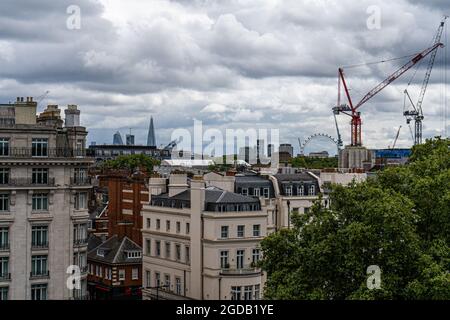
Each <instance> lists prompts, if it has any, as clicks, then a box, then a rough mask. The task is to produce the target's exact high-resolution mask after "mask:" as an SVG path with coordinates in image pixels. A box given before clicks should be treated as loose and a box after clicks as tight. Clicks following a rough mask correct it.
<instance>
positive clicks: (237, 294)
mask: <svg viewBox="0 0 450 320" xmlns="http://www.w3.org/2000/svg"><path fill="white" fill-rule="evenodd" d="M231 300H241V287H231Z"/></svg>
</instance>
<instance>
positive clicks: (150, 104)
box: [0, 0, 450, 151]
mask: <svg viewBox="0 0 450 320" xmlns="http://www.w3.org/2000/svg"><path fill="white" fill-rule="evenodd" d="M71 5H76V6H78V7H79V8H80V10H81V19H80V22H81V24H80V28H79V29H76V28H75V29H71V28H68V27H67V21H68V19H71V17H73V16H71V14H70V13H71V12H69V13H67V8H68V7H69V6H71ZM374 10H375V11H374ZM376 10H380V11H379V12H380V18H381V20H380V28H375V29H374V28H368V25H367V21H368V19H369V22H373V21H374V20H373V18H374V17H375V16H374V15H373V14H374V12H376ZM444 14H450V2H449V1H447V0H436V1H431V0H430V1H419V0H399V1H395V2H394V1H390V0H370V1H349V0H339V1H338V0H336V1H328V0H300V1H299V0H286V1H282V0H264V1H263V0H230V1H225V0H191V1H189V0H179V1H168V0H166V1H159V0H147V1H142V0H128V1H123V0H100V1H94V0H80V1H76V0H68V1H66V0H59V1H54V0H39V1H32V0H29V1H25V0H1V1H0V102H3V103H5V102H9V101H13V100H15V97H16V96H34V97H39V96H41V95H42V94H43V93H44V92H45V91H47V90H48V91H50V93H49V94H48V95H47V96H46V97H45V98H44V99H43V100H42V101H41V103H40V106H39V109H40V110H42V109H43V108H44V107H45V106H46V105H47V104H58V105H60V106H62V107H64V106H66V105H67V104H78V105H79V107H80V109H81V110H82V122H83V125H85V126H86V127H88V130H89V141H96V142H97V143H98V144H99V143H111V142H112V135H113V133H114V132H115V131H116V130H119V131H121V132H122V133H123V134H125V133H126V132H129V130H130V128H131V129H132V132H133V133H134V134H135V135H136V142H137V143H142V144H145V142H146V132H147V128H148V122H149V117H150V116H151V115H152V116H153V117H154V119H155V127H156V130H157V142H158V144H165V143H168V142H169V140H170V137H171V133H172V132H173V130H175V129H177V128H187V129H189V128H190V127H192V125H193V120H194V119H197V120H201V121H203V124H204V126H205V127H209V128H218V129H221V130H223V129H225V128H244V129H247V128H268V129H270V128H273V129H279V130H280V140H281V141H280V142H288V143H292V144H293V145H294V146H295V148H296V149H298V142H297V138H301V139H304V138H305V137H307V136H309V135H311V134H313V133H317V132H322V133H328V134H331V135H333V136H335V135H336V130H335V125H334V121H333V116H332V112H331V107H333V106H334V105H335V104H336V99H337V69H338V67H339V66H349V65H355V64H360V63H364V62H372V61H380V60H384V59H389V58H393V57H401V56H406V55H411V54H413V53H416V52H419V51H421V50H423V49H425V48H426V47H428V46H429V45H430V44H431V41H432V38H433V35H434V34H435V32H436V30H437V27H438V25H439V22H440V20H441V19H442V16H443V15H444ZM375 15H376V13H375ZM69 21H73V20H69ZM448 22H449V23H450V21H448ZM372 25H373V24H372ZM375 26H376V25H375ZM445 38H446V31H444V35H443V38H442V42H444V41H445V40H446V39H445ZM446 52H448V49H439V52H438V54H437V58H436V64H435V68H434V69H433V73H432V76H431V81H430V85H429V87H428V91H427V94H426V97H425V102H424V104H423V107H424V114H425V121H424V135H425V136H426V137H430V136H434V135H439V134H441V133H443V132H444V127H445V120H446V118H448V117H445V113H444V108H443V106H444V101H445V100H446V95H445V94H446V93H445V87H446V86H445V83H446V82H445V77H446V72H445V69H446V64H445V59H444V58H445V53H446ZM406 61H407V60H395V61H393V62H386V63H382V64H371V65H365V66H361V67H358V68H346V69H345V70H346V77H347V80H348V84H349V87H350V89H351V95H352V96H353V99H354V100H355V101H356V100H359V99H360V98H361V97H362V96H363V95H364V94H365V93H366V92H368V91H369V90H370V89H371V88H372V87H373V86H375V85H376V84H377V83H378V82H380V81H381V80H383V78H384V77H386V76H387V75H388V74H389V73H391V72H393V71H394V70H395V69H396V68H398V67H399V66H400V65H402V64H403V63H406ZM425 66H426V63H423V64H422V66H421V68H419V69H418V71H417V74H416V76H415V77H414V78H413V82H412V84H411V85H410V86H409V91H410V93H411V95H412V97H413V99H414V100H416V99H417V96H418V93H419V89H420V84H421V81H422V80H423V77H424V67H425ZM414 71H415V70H410V71H409V72H408V73H407V74H405V75H404V76H403V77H402V78H401V79H399V80H397V81H396V82H395V85H391V86H389V87H387V88H386V89H385V90H383V91H382V92H381V93H380V94H379V95H378V96H377V97H375V98H374V99H373V100H370V101H369V102H368V103H367V104H366V105H364V106H363V107H361V112H362V117H363V142H364V144H365V145H366V146H368V147H371V148H376V147H378V148H386V147H387V146H388V145H390V144H391V143H392V140H393V139H394V137H395V134H396V131H397V129H398V127H399V126H400V125H402V126H403V128H402V130H401V132H400V137H399V141H398V146H400V147H408V146H410V145H411V143H412V141H411V134H410V131H409V129H408V126H407V125H406V123H405V120H404V118H403V116H402V112H403V104H404V103H403V99H404V95H403V90H404V89H405V88H406V86H407V83H408V81H409V80H410V79H411V77H412V75H413V74H414ZM447 100H448V99H447ZM447 104H448V103H447ZM447 120H448V119H447ZM338 121H339V125H340V129H341V132H342V137H343V139H344V142H346V143H348V142H349V138H350V137H349V131H350V129H349V118H348V117H346V116H343V115H342V116H339V118H338ZM447 124H448V121H447ZM324 148H325V149H327V148H328V149H329V150H330V151H332V150H334V149H333V146H332V145H331V146H330V144H327V143H326V142H320V141H318V142H316V144H314V143H311V145H310V150H307V151H313V150H314V149H324ZM296 151H298V150H296Z"/></svg>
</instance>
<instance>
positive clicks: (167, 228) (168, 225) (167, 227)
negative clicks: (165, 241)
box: [166, 220, 170, 231]
mask: <svg viewBox="0 0 450 320" xmlns="http://www.w3.org/2000/svg"><path fill="white" fill-rule="evenodd" d="M166 231H170V220H166Z"/></svg>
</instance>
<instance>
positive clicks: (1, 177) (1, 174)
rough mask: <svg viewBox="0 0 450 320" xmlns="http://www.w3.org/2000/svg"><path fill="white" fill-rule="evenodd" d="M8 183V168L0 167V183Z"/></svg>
mask: <svg viewBox="0 0 450 320" xmlns="http://www.w3.org/2000/svg"><path fill="white" fill-rule="evenodd" d="M8 183H9V168H0V184H8Z"/></svg>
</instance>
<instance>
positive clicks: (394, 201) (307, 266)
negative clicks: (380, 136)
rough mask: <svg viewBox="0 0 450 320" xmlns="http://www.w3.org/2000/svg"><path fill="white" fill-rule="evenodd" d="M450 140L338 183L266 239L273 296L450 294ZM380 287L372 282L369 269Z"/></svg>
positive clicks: (435, 142)
mask: <svg viewBox="0 0 450 320" xmlns="http://www.w3.org/2000/svg"><path fill="white" fill-rule="evenodd" d="M449 159H450V153H449V141H448V140H441V139H433V140H428V141H427V142H426V143H425V144H424V145H423V146H418V147H415V148H414V149H413V154H412V156H411V163H410V164H409V165H407V166H404V167H397V168H391V169H387V170H385V171H383V172H380V173H379V175H378V177H377V178H376V179H371V180H368V181H366V182H363V183H359V184H357V183H352V184H351V185H350V186H348V187H342V186H337V185H334V186H332V192H331V194H330V201H329V203H330V207H329V208H326V207H324V206H323V204H322V203H321V201H320V199H319V201H317V202H316V203H315V204H314V206H313V207H312V208H311V210H310V211H309V212H307V213H305V214H302V215H299V214H294V215H293V228H291V229H290V230H286V229H283V230H280V231H278V232H275V233H273V234H271V235H270V236H268V237H267V238H266V239H264V240H263V241H262V244H261V245H262V249H263V260H262V261H261V263H260V265H261V267H262V268H263V269H264V270H266V271H267V273H268V280H267V283H266V288H265V296H266V297H267V298H272V299H450V274H449V269H450V245H449V244H450V239H449V233H450V232H449V230H450V229H449V219H450V210H449V208H450V202H449V200H450V182H449V181H450V179H449V178H450V161H449ZM370 265H377V266H379V267H380V269H381V288H380V289H374V290H370V289H368V287H367V278H368V275H367V273H366V271H367V267H368V266H370Z"/></svg>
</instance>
